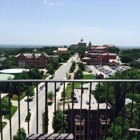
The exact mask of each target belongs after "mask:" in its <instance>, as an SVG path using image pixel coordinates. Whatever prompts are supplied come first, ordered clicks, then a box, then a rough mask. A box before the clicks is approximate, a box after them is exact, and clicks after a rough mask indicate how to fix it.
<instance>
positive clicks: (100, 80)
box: [0, 79, 140, 83]
mask: <svg viewBox="0 0 140 140" xmlns="http://www.w3.org/2000/svg"><path fill="white" fill-rule="evenodd" d="M3 82H7V83H17V82H50V83H51V82H52V83H54V82H127V83H128V82H140V79H93V80H88V79H87V80H85V79H81V80H78V79H75V80H61V79H60V80H59V79H57V80H56V79H54V80H41V79H28V80H25V79H24V80H23V79H20V80H19V79H18V80H0V83H3Z"/></svg>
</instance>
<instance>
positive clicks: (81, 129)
mask: <svg viewBox="0 0 140 140" xmlns="http://www.w3.org/2000/svg"><path fill="white" fill-rule="evenodd" d="M73 93H74V95H73V97H71V98H70V99H69V102H68V125H69V133H73V134H74V137H75V140H87V139H88V135H89V139H90V140H95V139H96V137H98V138H100V140H102V137H103V136H104V134H105V133H106V135H107V129H108V127H109V125H110V121H111V120H112V117H113V109H112V107H111V105H110V104H109V103H98V101H97V100H96V99H95V98H94V96H93V95H91V102H90V111H89V90H88V89H85V90H84V92H83V93H82V97H81V89H75V90H74V92H73ZM81 98H82V100H81ZM72 102H73V103H72ZM106 109H107V110H106ZM88 124H89V125H88ZM105 128H106V131H105ZM88 130H89V131H88ZM80 135H81V136H80Z"/></svg>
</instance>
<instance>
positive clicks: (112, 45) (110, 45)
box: [103, 44, 115, 47]
mask: <svg viewBox="0 0 140 140" xmlns="http://www.w3.org/2000/svg"><path fill="white" fill-rule="evenodd" d="M103 46H105V47H115V45H114V44H104V45H103Z"/></svg>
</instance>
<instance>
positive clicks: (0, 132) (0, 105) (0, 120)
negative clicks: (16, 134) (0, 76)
mask: <svg viewBox="0 0 140 140" xmlns="http://www.w3.org/2000/svg"><path fill="white" fill-rule="evenodd" d="M1 100H2V98H1V91H0V128H1V131H0V134H1V140H3V130H2V104H1Z"/></svg>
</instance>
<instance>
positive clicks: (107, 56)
mask: <svg viewBox="0 0 140 140" xmlns="http://www.w3.org/2000/svg"><path fill="white" fill-rule="evenodd" d="M82 62H85V63H86V64H88V65H100V64H108V65H115V64H116V62H117V61H116V54H114V53H109V52H108V47H105V46H97V45H96V46H92V44H91V42H89V45H88V51H87V52H85V57H84V58H82Z"/></svg>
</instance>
